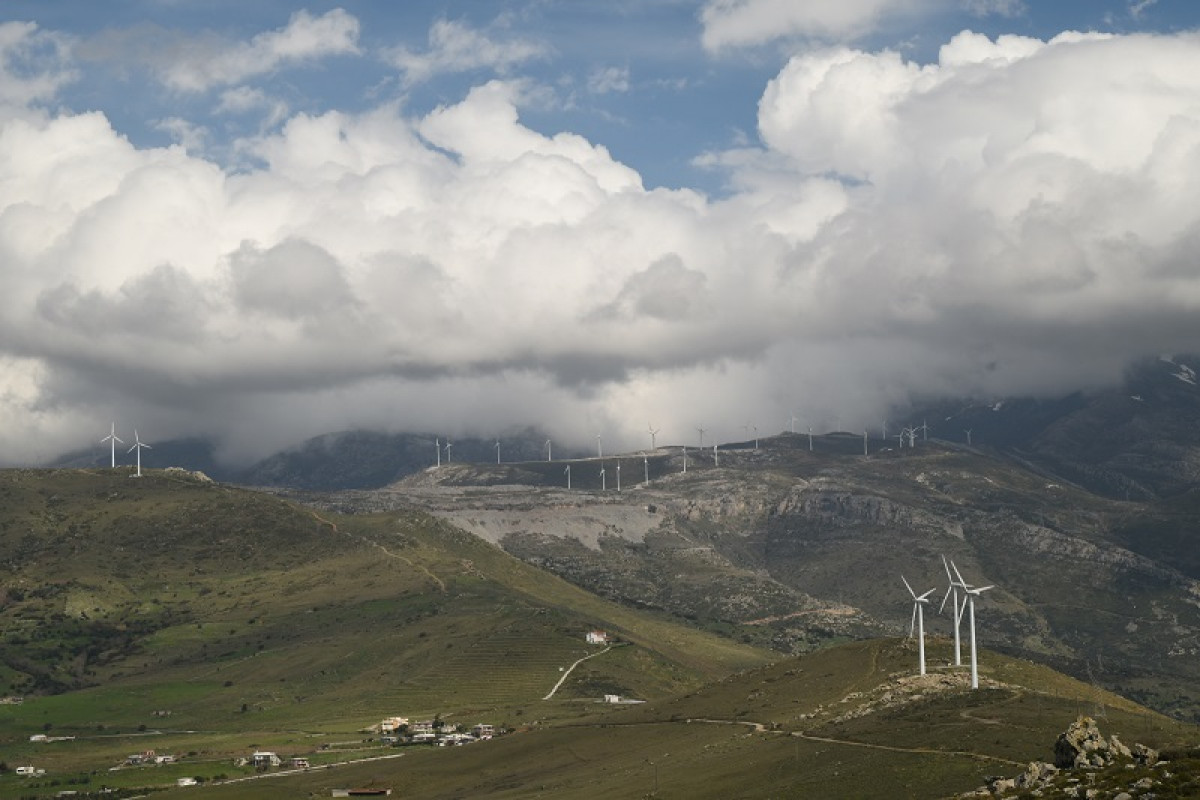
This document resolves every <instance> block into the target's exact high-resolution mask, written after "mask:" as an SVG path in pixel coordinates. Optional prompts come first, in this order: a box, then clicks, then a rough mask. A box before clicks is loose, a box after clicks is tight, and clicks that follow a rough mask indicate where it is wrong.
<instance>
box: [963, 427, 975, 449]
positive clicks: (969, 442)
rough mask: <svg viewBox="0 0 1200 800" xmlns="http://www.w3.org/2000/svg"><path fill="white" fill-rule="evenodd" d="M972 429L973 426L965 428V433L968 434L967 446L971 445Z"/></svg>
mask: <svg viewBox="0 0 1200 800" xmlns="http://www.w3.org/2000/svg"><path fill="white" fill-rule="evenodd" d="M972 430H973V429H972V428H964V429H963V433H965V434H966V435H967V447H970V446H971V431H972Z"/></svg>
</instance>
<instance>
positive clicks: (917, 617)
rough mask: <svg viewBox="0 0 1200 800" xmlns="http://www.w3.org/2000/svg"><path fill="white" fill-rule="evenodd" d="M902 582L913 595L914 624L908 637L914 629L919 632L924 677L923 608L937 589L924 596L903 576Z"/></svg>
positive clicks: (920, 658)
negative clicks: (915, 590) (914, 589)
mask: <svg viewBox="0 0 1200 800" xmlns="http://www.w3.org/2000/svg"><path fill="white" fill-rule="evenodd" d="M900 580H902V581H904V588H905V589H908V593H909V594H910V595H912V599H913V612H912V622H911V623H910V624H909V627H908V635H909V637H910V638H911V637H912V635H913V629H914V628H915V629H916V631H917V657H918V659H919V660H920V663H921V674H922V675H924V674H925V610H924V608H923V606H924V605H925V604H926V603H928V602H929V595H931V594H933V593H934V591H936V589H930V590H929V591H927V592H925V593H924V594H917V593H916V592H914V591H913V588H912V586H910V585H909V583H908V579H907V578H905V577H904V576H903V575H901V576H900Z"/></svg>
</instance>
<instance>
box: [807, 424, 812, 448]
mask: <svg viewBox="0 0 1200 800" xmlns="http://www.w3.org/2000/svg"><path fill="white" fill-rule="evenodd" d="M808 452H810V453H811V452H812V425H809V426H808Z"/></svg>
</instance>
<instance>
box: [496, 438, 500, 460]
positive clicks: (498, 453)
mask: <svg viewBox="0 0 1200 800" xmlns="http://www.w3.org/2000/svg"><path fill="white" fill-rule="evenodd" d="M496 463H497V464H499V463H500V440H499V439H497V440H496Z"/></svg>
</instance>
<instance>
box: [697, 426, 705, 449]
mask: <svg viewBox="0 0 1200 800" xmlns="http://www.w3.org/2000/svg"><path fill="white" fill-rule="evenodd" d="M696 430H698V431H700V449H701V450H703V449H704V426H703V425H697V426H696Z"/></svg>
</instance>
